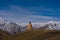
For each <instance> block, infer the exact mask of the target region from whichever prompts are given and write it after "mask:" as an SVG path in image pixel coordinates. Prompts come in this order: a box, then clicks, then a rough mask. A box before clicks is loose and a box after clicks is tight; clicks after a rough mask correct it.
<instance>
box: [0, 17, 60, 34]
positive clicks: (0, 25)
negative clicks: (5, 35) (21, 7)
mask: <svg viewBox="0 0 60 40" xmlns="http://www.w3.org/2000/svg"><path fill="white" fill-rule="evenodd" d="M32 27H33V29H46V30H60V22H56V21H49V22H40V23H32ZM0 29H2V30H3V31H7V32H10V33H12V34H13V33H18V32H22V31H25V30H27V24H20V25H18V24H16V23H13V22H10V21H7V20H4V19H3V18H1V17H0Z"/></svg>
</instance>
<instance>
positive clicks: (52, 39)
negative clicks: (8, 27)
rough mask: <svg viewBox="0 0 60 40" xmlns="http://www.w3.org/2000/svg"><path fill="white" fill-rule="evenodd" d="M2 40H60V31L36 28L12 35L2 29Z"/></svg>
mask: <svg viewBox="0 0 60 40" xmlns="http://www.w3.org/2000/svg"><path fill="white" fill-rule="evenodd" d="M0 40H60V31H56V30H34V31H26V32H21V33H19V34H16V35H10V34H8V33H6V32H2V31H0Z"/></svg>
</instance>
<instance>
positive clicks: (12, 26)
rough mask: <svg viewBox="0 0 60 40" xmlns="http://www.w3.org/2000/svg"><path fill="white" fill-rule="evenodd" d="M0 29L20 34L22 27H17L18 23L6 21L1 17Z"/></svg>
mask: <svg viewBox="0 0 60 40" xmlns="http://www.w3.org/2000/svg"><path fill="white" fill-rule="evenodd" d="M0 29H2V30H3V31H7V32H10V33H12V34H13V33H14V32H15V33H18V32H20V26H19V25H17V24H16V23H13V22H10V21H7V20H4V19H3V18H2V17H0Z"/></svg>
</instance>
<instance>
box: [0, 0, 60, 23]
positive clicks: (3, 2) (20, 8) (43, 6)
mask: <svg viewBox="0 0 60 40" xmlns="http://www.w3.org/2000/svg"><path fill="white" fill-rule="evenodd" d="M0 16H1V17H3V18H5V19H7V20H9V21H13V22H17V23H25V22H29V21H32V22H45V21H50V20H54V21H60V0H0Z"/></svg>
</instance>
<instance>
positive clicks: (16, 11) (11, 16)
mask: <svg viewBox="0 0 60 40" xmlns="http://www.w3.org/2000/svg"><path fill="white" fill-rule="evenodd" d="M43 10H49V9H42V11H43ZM33 14H34V13H33V12H32V11H30V10H28V9H27V8H24V7H19V6H9V9H8V10H0V15H2V16H3V17H4V18H5V19H7V20H9V21H13V22H16V23H26V22H29V21H31V22H46V21H50V20H54V21H59V20H60V19H58V18H56V17H49V16H41V15H40V16H38V15H33Z"/></svg>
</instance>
